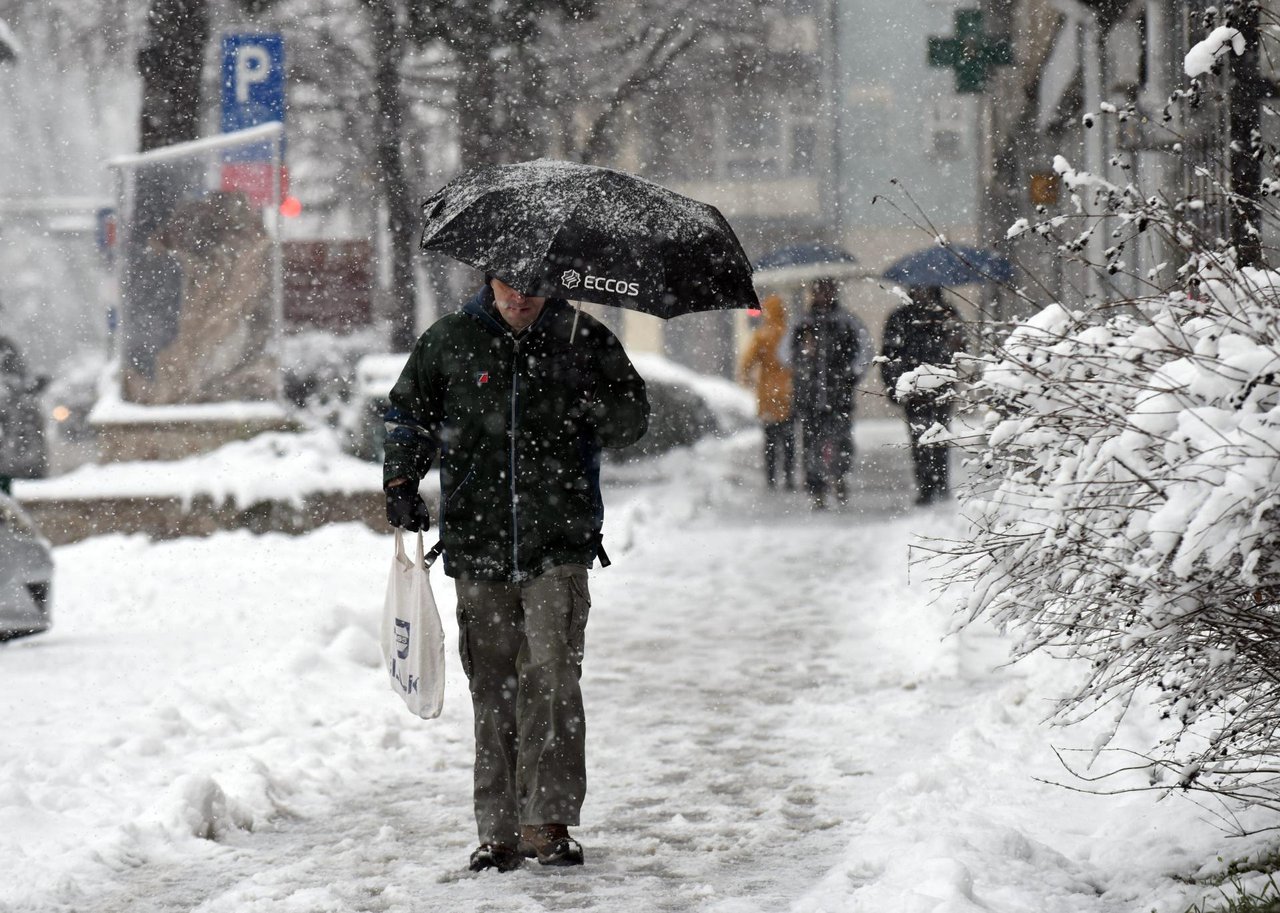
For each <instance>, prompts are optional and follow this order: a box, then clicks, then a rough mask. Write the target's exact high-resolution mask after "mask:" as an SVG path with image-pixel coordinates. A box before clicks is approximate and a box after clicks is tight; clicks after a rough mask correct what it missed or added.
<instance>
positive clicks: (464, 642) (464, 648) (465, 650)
mask: <svg viewBox="0 0 1280 913" xmlns="http://www.w3.org/2000/svg"><path fill="white" fill-rule="evenodd" d="M467 628H468V625H467V616H466V613H465V612H463V610H462V606H461V605H459V606H458V656H459V657H461V658H462V671H463V672H465V673H466V675H467V680H468V681H470V680H471V670H472V669H473V668H474V666H475V664H474V663H473V662H472V661H471V638H470V636H469V635H468V633H467Z"/></svg>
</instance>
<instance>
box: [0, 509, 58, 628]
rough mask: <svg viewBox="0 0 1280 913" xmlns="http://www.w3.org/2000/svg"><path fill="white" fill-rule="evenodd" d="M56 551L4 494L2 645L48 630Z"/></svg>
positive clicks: (0, 522)
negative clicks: (4, 641)
mask: <svg viewBox="0 0 1280 913" xmlns="http://www.w3.org/2000/svg"><path fill="white" fill-rule="evenodd" d="M52 583H53V549H52V548H51V547H50V545H49V543H48V541H47V540H46V539H45V538H44V537H43V536H42V535H40V531H39V530H38V529H36V525H35V523H33V522H32V520H31V518H30V517H29V516H27V514H26V513H25V512H24V511H23V510H22V508H21V507H19V506H18V502H17V501H15V500H13V498H11V497H9V496H7V495H4V494H0V641H3V640H11V639H12V638H15V637H22V636H24V635H27V634H38V633H40V632H41V631H45V630H48V628H49V624H50V621H51V617H50V605H49V602H50V596H51V592H52Z"/></svg>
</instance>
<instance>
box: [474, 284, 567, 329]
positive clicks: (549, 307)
mask: <svg viewBox="0 0 1280 913" xmlns="http://www.w3.org/2000/svg"><path fill="white" fill-rule="evenodd" d="M569 306H570V305H569V302H568V301H565V300H564V299H563V298H548V299H547V303H546V305H545V306H544V307H543V308H542V313H541V314H539V315H538V319H537V320H535V321H534V322H533V323H531V324H530V325H529V327H528V329H529V330H530V331H533V330H536V329H538V327H540V326H542V325H543V323H544V322H545V321H546V320H547V319H548V318H549V317H550V316H551V315H552V314H554V313H555V312H557V311H559V310H561V309H563V308H568V307H569ZM462 312H463V313H464V314H470V315H471V316H472V317H474V318H476V319H477V320H479V321H480V322H481V323H483V324H484V325H485V326H486V327H488V328H489V329H490V330H492V331H493V332H495V333H510V332H511V327H509V326H507V325H506V323H504V322H503V320H502V318H501V317H499V316H498V307H497V305H496V304H494V300H493V289H492V288H491V287H490V286H489V284H488V283H487V282H486V283H485V284H484V286H482V287H481V288H480V290H479V291H478V292H476V293H475V294H474V295H472V296H471V297H470V298H469V299H467V303H466V304H464V305H463V306H462Z"/></svg>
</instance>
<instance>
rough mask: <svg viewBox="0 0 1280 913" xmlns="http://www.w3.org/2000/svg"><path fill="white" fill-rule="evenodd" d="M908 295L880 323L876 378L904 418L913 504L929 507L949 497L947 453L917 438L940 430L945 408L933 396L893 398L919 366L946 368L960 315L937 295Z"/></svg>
mask: <svg viewBox="0 0 1280 913" xmlns="http://www.w3.org/2000/svg"><path fill="white" fill-rule="evenodd" d="M908 294H909V295H910V297H911V303H910V304H903V305H901V306H900V307H898V308H897V309H895V310H894V311H893V312H892V313H891V314H890V315H889V319H888V321H886V323H885V328H884V346H883V350H882V353H881V354H882V355H883V356H884V360H883V361H881V363H880V372H881V376H882V377H883V378H884V385H885V389H886V390H888V392H889V397H890V399H892V400H893V401H894V402H895V403H897V404H898V405H900V406H902V408H903V411H904V413H905V415H906V420H907V433H908V435H909V436H910V438H911V460H912V464H913V466H914V469H915V481H916V503H917V504H930V503H932V502H934V501H939V500H943V499H945V498H947V497H948V496H949V495H950V480H949V472H948V465H947V447H946V445H945V444H922V443H921V442H920V438H921V436H922V435H923V434H924V433H925V432H926V431H928V430H929V429H930V428H932V427H933V426H934V425H943V426H944V427H945V426H946V424H947V422H948V421H949V420H950V418H951V406H950V404H949V403H948V402H947V400H946V397H945V395H944V394H943V393H942V392H941V391H937V390H916V391H914V392H910V393H903V394H899V393H898V392H897V386H898V379H899V378H900V377H902V375H904V374H906V373H907V372H908V371H914V370H916V369H917V368H919V367H921V366H922V365H945V366H949V365H950V364H951V360H952V357H953V356H954V355H955V354H956V353H957V352H959V351H960V350H961V349H962V348H963V344H964V334H963V327H962V325H961V323H960V314H959V313H958V312H957V311H956V309H955V307H954V306H953V305H952V304H950V303H949V302H947V301H945V300H944V299H943V297H942V290H941V289H939V288H935V287H932V286H919V287H915V288H912V289H910V290H909V292H908Z"/></svg>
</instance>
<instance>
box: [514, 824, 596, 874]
mask: <svg viewBox="0 0 1280 913" xmlns="http://www.w3.org/2000/svg"><path fill="white" fill-rule="evenodd" d="M520 854H521V855H522V856H526V857H528V858H529V859H537V860H538V863H539V864H540V865H582V863H583V852H582V844H581V843H579V842H578V841H576V840H574V839H573V838H572V837H570V836H569V828H567V827H566V826H565V825H563V824H526V825H525V826H524V827H522V828H521V829H520Z"/></svg>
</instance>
